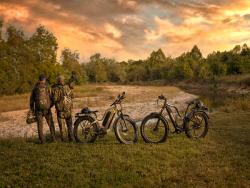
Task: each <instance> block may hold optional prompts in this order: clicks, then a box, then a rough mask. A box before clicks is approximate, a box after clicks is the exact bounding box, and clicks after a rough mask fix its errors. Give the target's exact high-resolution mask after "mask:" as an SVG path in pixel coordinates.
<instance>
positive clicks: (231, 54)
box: [0, 20, 250, 94]
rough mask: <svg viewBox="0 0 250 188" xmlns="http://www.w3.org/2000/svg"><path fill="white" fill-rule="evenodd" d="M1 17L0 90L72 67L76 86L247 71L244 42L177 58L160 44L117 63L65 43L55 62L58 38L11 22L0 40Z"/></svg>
mask: <svg viewBox="0 0 250 188" xmlns="http://www.w3.org/2000/svg"><path fill="white" fill-rule="evenodd" d="M2 27H3V21H2V20H0V62H1V63H0V94H14V93H26V92H30V91H31V89H32V88H33V87H34V85H35V84H36V82H37V81H38V75H39V74H41V73H44V74H46V76H47V77H48V78H49V79H50V80H49V81H48V83H49V84H50V85H51V86H54V85H56V80H55V78H56V77H57V76H59V75H60V74H62V75H64V76H65V78H66V79H68V78H69V76H70V74H71V72H72V71H75V72H76V73H77V75H78V78H79V83H76V84H78V85H81V84H82V83H87V82H88V81H89V82H95V83H97V82H99V83H103V82H106V81H111V82H118V83H123V84H126V83H130V82H134V83H137V84H138V83H139V82H141V81H155V80H165V81H166V82H171V81H172V80H187V79H192V78H194V79H200V78H202V79H207V78H208V77H214V76H219V77H220V76H225V75H238V74H248V73H250V49H249V48H248V46H247V45H246V44H243V46H240V45H236V46H235V47H234V48H233V49H232V50H231V51H225V52H219V51H217V52H212V53H211V54H209V55H208V56H207V58H203V56H202V53H201V51H200V49H199V48H198V46H197V45H194V46H193V48H192V49H191V51H190V52H189V51H188V52H184V53H183V54H181V55H180V56H178V57H176V58H172V57H171V56H170V55H168V56H166V55H165V54H164V52H163V51H162V50H161V49H158V50H157V51H153V52H152V53H151V54H150V56H149V57H148V58H147V59H145V60H137V61H135V60H132V59H128V60H127V62H125V61H122V62H120V63H119V62H117V61H116V60H115V59H114V58H112V59H108V58H102V57H101V54H100V53H96V54H94V55H92V56H91V57H90V61H89V62H84V63H83V62H80V59H79V57H80V54H79V53H78V51H77V50H75V51H72V50H70V49H69V48H67V47H65V48H64V49H63V50H62V51H61V57H60V63H59V62H57V60H56V57H57V50H58V43H57V39H56V37H55V36H54V35H53V33H51V32H50V31H48V30H46V29H45V27H44V26H43V25H39V26H38V27H37V28H36V32H35V33H34V34H33V35H32V36H31V37H30V38H28V37H26V36H25V34H24V30H23V29H22V28H19V29H18V28H16V27H15V26H13V25H10V26H8V27H7V29H6V33H5V39H2V36H1V34H2Z"/></svg>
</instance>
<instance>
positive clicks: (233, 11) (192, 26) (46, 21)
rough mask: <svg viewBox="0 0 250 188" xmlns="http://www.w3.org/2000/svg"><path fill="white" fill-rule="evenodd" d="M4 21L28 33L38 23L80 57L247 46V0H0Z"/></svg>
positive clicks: (135, 56) (123, 56) (249, 41)
mask: <svg viewBox="0 0 250 188" xmlns="http://www.w3.org/2000/svg"><path fill="white" fill-rule="evenodd" d="M0 18H1V19H2V20H3V21H4V28H3V31H5V28H6V26H9V25H10V24H12V25H14V26H16V27H17V28H20V27H22V29H23V30H24V31H25V35H26V36H28V37H30V36H31V35H32V34H33V33H34V32H35V29H36V27H38V26H39V24H42V25H44V26H45V28H46V29H47V30H49V31H50V32H52V33H53V34H54V36H55V37H56V38H57V41H58V45H59V50H58V60H59V57H60V54H61V50H62V49H63V48H64V47H68V48H70V49H71V50H73V51H74V50H78V52H79V53H80V56H81V58H82V60H85V61H87V62H88V61H89V57H90V56H91V55H94V54H95V53H100V54H101V56H102V57H106V58H115V59H116V60H117V61H127V60H128V59H133V60H139V59H146V58H147V57H148V56H149V55H150V54H151V52H152V51H153V50H158V49H159V48H161V49H162V50H163V52H164V53H165V55H171V56H172V57H177V56H179V55H181V54H182V53H183V52H187V51H191V49H192V47H193V46H194V45H197V46H198V47H199V48H200V50H201V52H202V54H203V57H206V56H207V55H208V54H209V53H211V52H213V51H218V50H219V51H225V50H226V51H228V50H231V49H233V48H234V46H235V45H236V44H240V45H242V44H244V43H246V44H247V45H248V46H250V1H249V0H195V1H191V0H178V1H176V0H137V1H132V0H130V1H129V0H0Z"/></svg>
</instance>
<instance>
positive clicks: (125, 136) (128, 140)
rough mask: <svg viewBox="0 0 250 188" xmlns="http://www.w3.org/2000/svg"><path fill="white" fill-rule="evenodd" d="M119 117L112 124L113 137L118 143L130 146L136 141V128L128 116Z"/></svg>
mask: <svg viewBox="0 0 250 188" xmlns="http://www.w3.org/2000/svg"><path fill="white" fill-rule="evenodd" d="M123 118H124V120H123V119H122V117H121V116H119V117H118V118H117V119H116V120H115V122H114V130H115V136H116V138H117V140H118V141H119V142H120V143H124V144H132V143H135V142H136V141H137V140H138V135H139V131H138V127H137V125H136V123H135V122H134V120H133V119H131V118H130V117H129V116H123Z"/></svg>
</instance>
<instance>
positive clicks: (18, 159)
mask: <svg viewBox="0 0 250 188" xmlns="http://www.w3.org/2000/svg"><path fill="white" fill-rule="evenodd" d="M249 121H250V111H246V112H240V113H237V114H236V113H215V114H210V129H209V131H208V135H207V136H206V137H205V138H204V139H200V140H199V141H197V140H196V139H188V138H187V137H186V135H185V134H184V133H182V134H179V135H176V134H170V135H169V137H168V139H167V141H166V142H165V143H162V144H146V143H144V142H143V140H142V138H141V136H140V138H139V140H138V143H136V144H133V145H124V144H120V143H119V142H118V141H117V140H116V138H115V135H114V133H113V132H112V131H111V133H110V134H108V135H107V136H106V137H104V138H103V139H100V138H98V139H97V140H96V142H95V143H93V144H80V143H71V144H70V143H61V142H57V143H46V144H45V145H40V144H39V140H38V139H37V138H28V139H24V138H9V139H1V140H0V148H1V150H0V172H1V173H0V187H249V186H250V148H249V145H250V138H249V135H250V127H249ZM48 138H49V135H47V139H48Z"/></svg>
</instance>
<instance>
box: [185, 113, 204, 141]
mask: <svg viewBox="0 0 250 188" xmlns="http://www.w3.org/2000/svg"><path fill="white" fill-rule="evenodd" d="M185 129H186V130H185V133H186V135H187V137H188V138H200V137H205V136H206V134H207V132H208V117H207V115H206V114H205V113H204V112H201V111H196V112H194V113H193V114H191V116H190V117H188V120H187V121H186V123H185Z"/></svg>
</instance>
